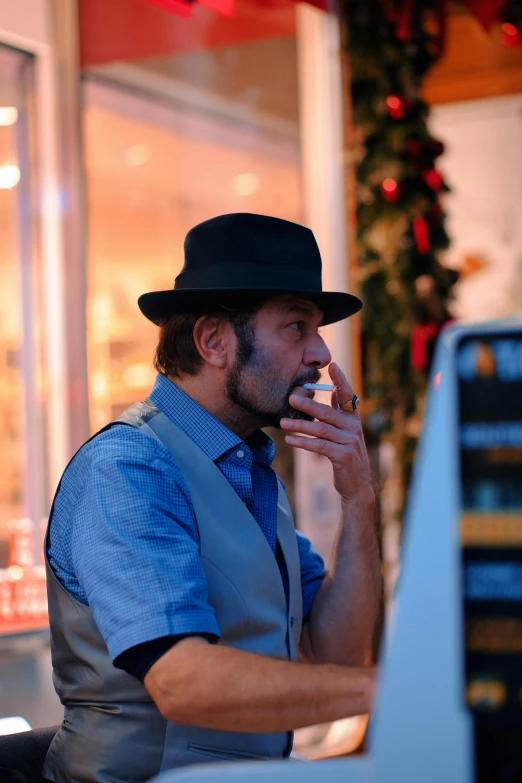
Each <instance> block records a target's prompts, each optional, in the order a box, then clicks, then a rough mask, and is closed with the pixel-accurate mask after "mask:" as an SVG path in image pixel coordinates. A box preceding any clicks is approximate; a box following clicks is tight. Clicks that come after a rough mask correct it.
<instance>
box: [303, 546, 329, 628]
mask: <svg viewBox="0 0 522 783" xmlns="http://www.w3.org/2000/svg"><path fill="white" fill-rule="evenodd" d="M296 536H297V548H298V550H299V560H300V563H301V588H302V591H303V620H306V619H307V617H308V616H309V614H310V612H311V611H312V606H313V603H314V601H315V597H316V595H317V592H318V590H319V588H320V587H321V585H322V583H323V579H324V578H325V576H326V570H325V567H324V560H323V558H322V557H321V555H320V554H318V552H316V551H315V549H314V547H313V546H312V543H311V541H310V540H309V539H308V538H307V537H306V536H304V535H303V534H302V533H300V532H299V531H298V530H296Z"/></svg>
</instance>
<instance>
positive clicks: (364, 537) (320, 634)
mask: <svg viewBox="0 0 522 783" xmlns="http://www.w3.org/2000/svg"><path fill="white" fill-rule="evenodd" d="M374 509H375V505H374V501H373V499H372V497H368V498H367V499H364V500H361V501H360V502H358V503H357V504H353V505H350V506H348V505H346V504H344V503H343V506H342V512H341V523H340V526H339V533H338V536H337V541H336V545H335V547H334V554H333V557H332V561H331V563H330V567H329V571H328V574H327V576H326V578H325V580H324V582H323V584H322V586H321V588H320V590H319V592H318V594H317V597H316V599H315V601H314V605H313V608H312V612H311V614H310V618H309V621H308V623H307V624H306V625H305V626H304V629H303V634H302V637H301V648H300V650H301V653H302V656H303V658H304V659H305V660H308V661H312V662H314V663H336V664H340V665H344V666H360V665H362V664H363V663H364V661H365V659H366V656H367V653H368V649H369V647H370V644H371V641H372V636H373V632H374V629H375V623H376V618H377V615H378V611H379V604H380V600H381V589H382V588H381V570H380V560H379V548H378V543H377V537H376V534H375V525H374V513H375V511H374Z"/></svg>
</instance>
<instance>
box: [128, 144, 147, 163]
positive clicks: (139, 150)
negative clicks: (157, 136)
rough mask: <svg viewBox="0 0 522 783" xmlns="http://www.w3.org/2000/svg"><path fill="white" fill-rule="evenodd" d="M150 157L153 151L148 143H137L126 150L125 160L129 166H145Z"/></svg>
mask: <svg viewBox="0 0 522 783" xmlns="http://www.w3.org/2000/svg"><path fill="white" fill-rule="evenodd" d="M150 159H151V151H150V148H149V147H147V145H146V144H135V145H134V147H129V148H128V149H127V150H125V160H126V161H127V163H128V164H129V166H144V165H145V163H148V162H149V160H150Z"/></svg>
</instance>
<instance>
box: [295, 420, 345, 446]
mask: <svg viewBox="0 0 522 783" xmlns="http://www.w3.org/2000/svg"><path fill="white" fill-rule="evenodd" d="M280 424H281V429H283V430H287V431H290V432H292V433H302V434H303V435H311V436H312V437H314V438H323V439H324V440H328V441H332V442H333V443H344V444H346V443H353V441H354V437H356V436H357V435H358V433H359V427H355V426H353V425H352V426H351V427H349V426H348V427H345V428H344V429H339V428H338V427H334V426H332V425H331V424H327V423H326V422H324V421H306V419H281V421H280Z"/></svg>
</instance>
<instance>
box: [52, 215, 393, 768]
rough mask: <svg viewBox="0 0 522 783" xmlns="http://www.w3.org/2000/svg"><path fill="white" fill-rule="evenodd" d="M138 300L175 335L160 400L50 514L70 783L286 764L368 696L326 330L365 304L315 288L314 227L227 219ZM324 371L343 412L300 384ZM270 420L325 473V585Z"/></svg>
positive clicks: (348, 448) (165, 357) (349, 453)
mask: <svg viewBox="0 0 522 783" xmlns="http://www.w3.org/2000/svg"><path fill="white" fill-rule="evenodd" d="M139 306H140V309H141V311H142V312H143V313H144V315H146V316H147V317H148V318H149V319H150V320H152V321H153V322H155V323H157V324H159V325H160V327H161V328H160V337H159V344H158V348H157V351H156V358H155V366H156V368H157V369H158V371H159V374H158V377H157V380H156V384H155V386H154V389H153V391H152V393H151V395H150V397H149V398H148V399H147V400H146V401H145V402H143V403H137V404H136V405H134V406H132V407H131V408H130V409H129V410H128V411H127V412H126V413H125V414H123V416H121V417H120V418H119V419H118V420H116V422H113V423H112V425H109V427H107V428H105V429H104V430H102V431H101V432H100V433H98V434H97V435H96V436H95V437H94V438H93V439H91V440H90V441H88V443H87V444H85V445H84V446H83V447H82V449H80V451H79V452H78V454H77V455H76V456H75V457H74V458H73V460H72V461H71V463H70V464H69V466H68V467H67V469H66V471H65V473H64V476H63V478H62V481H61V484H60V487H59V488H58V492H57V495H56V498H55V502H54V505H53V509H52V511H51V516H50V523H49V532H48V540H47V558H48V584H49V612H50V622H51V633H52V642H53V667H54V679H55V686H56V688H57V691H58V693H59V695H60V698H61V700H62V702H63V704H64V706H65V717H64V722H63V725H62V727H61V729H60V730H59V732H58V734H57V735H56V738H55V740H54V741H53V743H52V745H51V748H50V750H49V753H48V756H47V759H46V763H45V765H44V770H43V773H44V777H46V778H48V779H50V780H54V781H57V783H80V781H81V783H108V781H110V782H111V783H120V782H121V783H127V782H128V781H131V780H132V781H145V780H148V779H149V778H151V777H152V776H154V775H155V774H157V773H158V772H160V771H163V770H166V769H172V768H176V767H179V766H183V765H185V764H191V763H201V762H202V761H216V760H230V759H268V758H285V757H287V756H288V755H289V754H290V751H291V732H292V730H293V729H295V728H298V727H301V726H306V725H311V724H315V723H322V722H327V721H332V720H335V719H338V718H343V717H347V716H350V715H356V714H359V713H364V712H366V711H368V710H369V708H370V705H371V702H372V695H373V690H374V672H373V670H371V669H369V668H365V667H364V665H363V664H364V662H365V658H366V655H367V651H368V647H369V644H370V640H371V636H372V631H373V627H374V622H375V617H376V612H377V607H378V602H379V596H380V576H379V559H378V549H377V543H376V539H375V532H374V522H373V514H374V494H373V490H372V483H371V477H370V469H369V465H368V459H367V455H366V449H365V446H364V440H363V435H362V431H361V423H360V419H359V415H358V413H357V412H356V409H355V405H354V404H353V393H352V390H351V388H350V386H349V384H348V382H347V380H346V378H345V377H344V375H343V374H342V372H341V370H340V369H339V368H338V367H337V365H335V364H333V363H331V357H330V353H329V351H328V349H327V347H326V345H325V343H324V342H323V340H322V338H321V336H320V335H319V333H318V327H319V326H320V325H321V324H326V323H332V322H333V321H336V320H340V319H342V318H345V317H347V316H349V315H351V314H353V313H354V312H356V311H357V310H359V309H360V306H361V303H360V301H359V300H358V299H357V298H356V297H353V296H351V295H349V294H344V293H324V292H322V290H321V259H320V255H319V250H318V248H317V244H316V242H315V239H314V237H313V234H312V232H311V231H309V229H306V228H304V227H302V226H298V225H296V224H294V223H289V222H287V221H284V220H279V219H277V218H271V217H266V216H260V215H251V214H233V215H222V216H220V217H217V218H214V219H212V220H208V221H206V222H204V223H202V224H200V225H198V226H196V227H195V228H193V229H192V230H191V231H190V232H189V233H188V235H187V238H186V241H185V266H184V267H183V270H182V271H181V273H180V274H179V275H178V277H177V278H176V281H175V285H174V289H173V290H170V291H159V292H153V293H148V294H144V295H143V296H142V297H140V299H139ZM327 366H328V371H329V374H330V378H331V380H332V382H333V384H335V385H336V386H338V387H339V391H338V392H334V394H333V399H332V405H331V406H329V405H324V404H321V403H319V402H316V401H315V400H314V399H313V393H312V392H311V391H309V390H306V389H304V388H303V384H305V383H307V382H312V383H313V382H316V381H317V380H318V379H319V377H320V370H321V369H323V368H325V367H327ZM264 426H276V427H281V428H282V429H283V430H284V431H285V432H286V433H288V434H287V436H286V440H287V442H288V443H289V444H290V445H292V446H294V447H295V448H301V449H305V450H307V451H311V452H315V453H319V454H324V455H325V456H327V457H328V458H329V459H330V460H331V462H332V466H333V480H334V484H335V487H336V489H337V491H338V492H339V494H340V496H341V503H342V514H341V520H340V523H339V536H338V540H337V545H336V550H335V555H334V558H333V560H332V563H331V564H330V567H329V570H328V572H327V573H326V574H325V571H324V564H323V562H322V560H321V558H320V557H319V556H318V555H317V554H316V553H315V551H314V550H313V548H312V546H311V544H310V543H309V542H308V541H307V540H306V538H304V537H303V536H301V535H299V534H296V532H295V529H294V526H293V522H292V518H291V512H290V509H289V506H288V502H287V500H286V495H285V491H284V488H283V486H282V484H281V482H280V481H279V480H278V479H277V477H276V475H275V473H274V472H273V471H272V469H271V467H270V463H271V462H272V459H273V457H274V445H273V443H272V441H271V440H270V439H269V438H268V437H267V436H266V435H265V434H264V433H263V432H262V431H261V429H260V428H261V427H264ZM298 658H300V662H298Z"/></svg>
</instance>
